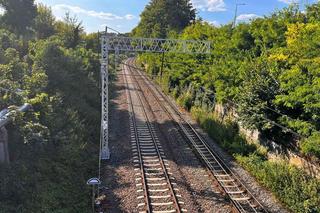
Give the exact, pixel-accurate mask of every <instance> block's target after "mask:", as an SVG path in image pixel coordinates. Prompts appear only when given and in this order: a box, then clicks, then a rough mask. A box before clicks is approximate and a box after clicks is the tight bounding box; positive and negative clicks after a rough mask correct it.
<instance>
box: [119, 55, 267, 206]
mask: <svg viewBox="0 0 320 213" xmlns="http://www.w3.org/2000/svg"><path fill="white" fill-rule="evenodd" d="M125 67H127V69H131V71H134V72H135V73H132V75H131V76H133V78H134V79H135V81H137V79H136V76H140V79H141V81H140V82H142V83H143V84H144V85H145V86H146V87H147V88H148V90H149V91H150V92H151V94H152V95H153V96H154V98H155V99H156V100H157V103H158V104H159V105H160V106H161V108H162V109H163V111H164V112H166V113H167V115H168V116H169V117H170V118H171V120H172V121H173V122H174V123H175V125H176V126H177V128H178V129H179V132H180V133H181V134H182V135H183V136H184V138H185V140H186V141H187V142H188V144H189V145H190V146H191V147H192V149H193V150H194V151H195V153H196V154H197V156H198V157H199V158H200V160H201V161H202V162H203V164H204V165H205V166H206V168H207V169H208V170H209V171H210V172H211V174H212V175H213V176H214V177H215V179H216V180H217V181H218V183H219V185H220V187H221V188H222V189H223V190H224V192H225V193H226V194H227V195H228V197H229V199H230V201H231V203H232V204H233V205H234V207H235V209H236V210H237V211H238V212H267V210H265V209H264V207H263V206H262V205H261V204H260V203H259V202H258V200H257V199H256V198H255V197H254V196H253V195H252V194H251V193H250V192H249V190H248V189H247V188H246V187H245V185H244V184H242V183H241V181H240V180H239V179H238V178H237V176H236V175H235V174H234V173H233V172H232V171H231V169H229V168H228V166H227V165H226V164H225V163H224V162H223V160H222V159H221V158H220V157H219V155H218V154H217V153H215V152H214V150H212V149H211V148H210V146H209V145H208V144H207V142H206V141H205V140H204V139H203V138H202V137H201V136H200V135H199V134H198V133H197V131H196V130H195V129H194V128H193V126H192V125H191V124H190V123H189V122H188V121H187V120H185V119H184V117H183V115H182V114H181V113H180V111H179V110H178V109H177V107H176V106H175V105H174V104H173V103H172V102H171V100H169V99H168V97H166V96H165V95H164V94H163V93H162V92H161V91H160V89H159V88H158V87H157V86H155V85H154V84H153V83H152V81H151V80H150V79H149V78H148V77H147V76H146V75H145V74H143V73H142V72H140V71H139V70H138V69H136V68H135V67H134V59H129V60H128V61H127V65H126V66H125ZM137 82H138V81H137ZM137 85H139V84H137ZM139 89H140V90H141V88H140V86H139Z"/></svg>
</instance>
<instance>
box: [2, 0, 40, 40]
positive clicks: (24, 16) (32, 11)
mask: <svg viewBox="0 0 320 213" xmlns="http://www.w3.org/2000/svg"><path fill="white" fill-rule="evenodd" d="M0 6H1V7H3V8H4V9H5V13H4V15H3V16H2V17H1V22H2V23H3V24H4V25H5V26H6V27H7V28H8V29H9V30H11V31H13V32H15V33H17V34H19V35H24V34H25V33H26V32H30V31H31V27H32V25H33V21H34V18H35V17H36V15H37V8H36V6H35V4H34V0H23V1H21V0H0Z"/></svg>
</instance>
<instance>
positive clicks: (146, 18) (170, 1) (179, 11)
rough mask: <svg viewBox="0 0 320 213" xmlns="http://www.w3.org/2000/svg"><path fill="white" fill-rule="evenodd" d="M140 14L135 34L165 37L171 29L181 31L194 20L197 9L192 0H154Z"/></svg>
mask: <svg viewBox="0 0 320 213" xmlns="http://www.w3.org/2000/svg"><path fill="white" fill-rule="evenodd" d="M140 16H141V21H140V23H139V25H138V26H137V27H136V28H135V29H134V30H133V34H134V35H135V36H144V37H160V38H165V37H166V36H167V35H168V33H169V32H170V31H172V30H173V31H177V32H181V31H182V30H183V29H184V28H185V27H186V26H188V25H189V24H190V23H191V22H192V21H194V20H195V9H193V7H192V4H191V2H190V0H152V1H151V2H150V3H149V4H148V5H147V6H146V7H145V9H144V11H143V12H142V13H141V15H140Z"/></svg>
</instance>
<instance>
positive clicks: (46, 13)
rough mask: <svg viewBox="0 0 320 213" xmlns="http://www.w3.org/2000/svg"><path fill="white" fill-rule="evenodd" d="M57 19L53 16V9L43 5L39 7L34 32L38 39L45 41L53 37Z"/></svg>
mask: <svg viewBox="0 0 320 213" xmlns="http://www.w3.org/2000/svg"><path fill="white" fill-rule="evenodd" d="M54 24H55V18H54V16H53V14H52V11H51V8H49V7H47V6H45V5H43V4H38V5H37V16H36V17H35V21H34V30H35V32H36V37H37V38H38V39H44V38H48V37H50V36H52V35H53V34H54V32H55V29H54Z"/></svg>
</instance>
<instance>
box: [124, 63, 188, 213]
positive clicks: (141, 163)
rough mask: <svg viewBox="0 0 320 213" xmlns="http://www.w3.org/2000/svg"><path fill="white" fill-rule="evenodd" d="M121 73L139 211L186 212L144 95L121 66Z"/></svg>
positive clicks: (128, 70) (158, 212)
mask: <svg viewBox="0 0 320 213" xmlns="http://www.w3.org/2000/svg"><path fill="white" fill-rule="evenodd" d="M122 70H123V76H124V82H125V84H126V88H127V90H126V92H127V100H128V105H129V114H130V131H131V145H132V151H133V161H134V166H135V168H134V170H135V183H136V188H137V193H138V196H137V198H138V206H137V209H138V212H141V213H142V212H147V213H151V212H154V213H171V212H172V213H173V212H186V210H185V209H183V207H182V206H183V204H184V203H183V202H182V201H180V200H181V199H182V198H181V195H180V194H179V189H178V188H177V184H176V183H175V182H174V177H173V176H172V173H171V172H170V167H169V163H168V161H167V160H166V156H165V153H164V152H163V149H162V147H161V144H160V142H159V139H158V137H157V135H156V131H155V129H154V126H153V125H152V123H151V122H150V118H149V116H148V113H147V111H146V108H145V106H144V103H145V101H146V99H145V97H144V94H143V93H142V92H141V88H140V87H139V85H138V84H137V83H136V82H135V81H134V79H132V78H131V77H130V74H129V72H130V68H129V67H127V66H123V69H122Z"/></svg>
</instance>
